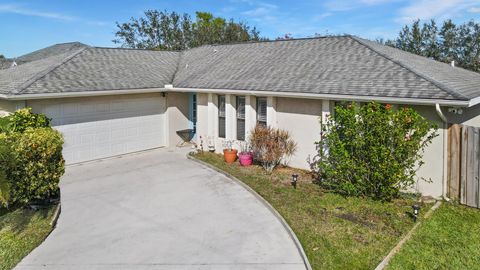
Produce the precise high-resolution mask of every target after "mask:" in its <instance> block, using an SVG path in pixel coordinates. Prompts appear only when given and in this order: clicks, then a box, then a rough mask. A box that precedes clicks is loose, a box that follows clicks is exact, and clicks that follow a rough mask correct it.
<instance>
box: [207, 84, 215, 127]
mask: <svg viewBox="0 0 480 270" xmlns="http://www.w3.org/2000/svg"><path fill="white" fill-rule="evenodd" d="M207 107H208V109H207V110H208V119H207V121H208V131H207V136H208V137H216V134H215V123H216V121H215V119H216V117H215V109H216V106H215V103H214V101H213V94H212V93H208V98H207Z"/></svg>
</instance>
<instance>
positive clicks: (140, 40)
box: [113, 10, 262, 50]
mask: <svg viewBox="0 0 480 270" xmlns="http://www.w3.org/2000/svg"><path fill="white" fill-rule="evenodd" d="M117 28H118V30H117V32H116V33H115V37H116V38H115V39H114V40H113V42H114V43H119V44H121V46H122V47H127V48H140V49H157V50H184V49H188V48H193V47H197V46H201V45H205V44H215V43H232V42H242V41H251V40H260V39H262V38H260V33H259V31H258V30H257V29H256V28H255V27H250V26H248V25H247V24H246V23H242V22H235V21H234V20H233V19H230V20H228V21H227V20H226V19H224V18H221V17H215V16H214V15H213V14H212V13H209V12H196V18H195V21H192V19H191V18H190V15H188V14H186V13H184V14H182V15H181V14H178V13H176V12H171V13H169V12H167V11H158V10H147V11H146V12H145V16H144V17H140V18H138V19H137V18H131V19H130V21H129V22H126V23H121V24H120V23H118V22H117Z"/></svg>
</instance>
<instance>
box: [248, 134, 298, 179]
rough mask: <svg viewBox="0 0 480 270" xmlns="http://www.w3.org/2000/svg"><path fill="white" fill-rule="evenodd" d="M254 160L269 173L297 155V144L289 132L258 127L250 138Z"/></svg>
mask: <svg viewBox="0 0 480 270" xmlns="http://www.w3.org/2000/svg"><path fill="white" fill-rule="evenodd" d="M248 141H249V142H250V144H251V149H252V150H253V154H254V159H255V160H257V161H258V162H259V163H260V164H261V165H262V167H263V168H264V169H265V170H266V171H267V172H269V173H271V172H272V171H273V169H275V167H276V166H278V165H279V164H280V163H281V162H282V160H286V159H288V158H289V157H290V156H292V155H293V153H295V150H296V148H297V144H296V143H295V142H294V141H293V140H292V139H291V138H290V134H289V133H288V131H285V130H281V129H276V128H272V127H265V126H263V125H257V126H256V127H255V128H254V129H253V130H252V132H251V133H250V136H249V138H248Z"/></svg>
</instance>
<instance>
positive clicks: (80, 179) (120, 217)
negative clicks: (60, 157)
mask: <svg viewBox="0 0 480 270" xmlns="http://www.w3.org/2000/svg"><path fill="white" fill-rule="evenodd" d="M61 192H62V213H61V215H60V218H59V220H58V223H57V227H56V228H55V230H54V231H53V232H52V233H51V234H50V235H49V236H48V238H47V239H46V240H45V242H44V243H43V244H41V245H40V246H39V247H38V248H36V249H35V250H34V251H33V252H32V253H31V254H29V255H28V256H27V257H26V258H24V259H23V260H22V261H21V262H20V264H19V265H17V267H16V269H73V270H77V269H99V270H104V269H121V270H122V269H133V270H137V269H276V270H284V269H294V270H296V269H306V268H305V265H304V263H303V260H302V257H301V255H300V253H299V251H298V249H297V247H296V245H295V243H294V241H293V240H292V238H291V237H290V235H289V234H288V232H287V231H286V229H285V228H284V227H283V225H282V224H281V222H280V221H279V220H278V219H277V218H276V217H275V216H274V215H273V214H272V213H271V212H270V210H269V209H268V208H266V207H265V206H264V205H263V204H262V203H261V202H260V201H259V200H258V199H257V198H256V197H255V196H254V195H253V194H251V193H250V192H248V191H247V190H245V189H244V188H243V187H241V186H240V185H239V184H237V183H235V182H234V181H232V180H231V179H229V178H227V177H225V176H223V175H221V174H219V173H217V172H215V171H213V170H211V169H208V168H205V167H203V166H201V165H199V164H197V163H196V162H193V161H191V160H188V159H187V158H186V157H185V150H168V149H158V150H152V151H148V152H143V153H138V154H131V155H126V156H122V157H119V158H112V159H106V160H101V161H95V162H90V163H84V164H81V165H76V166H69V167H67V169H66V173H65V175H64V177H63V178H62V181H61Z"/></svg>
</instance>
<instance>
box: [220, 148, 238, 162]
mask: <svg viewBox="0 0 480 270" xmlns="http://www.w3.org/2000/svg"><path fill="white" fill-rule="evenodd" d="M237 152H238V151H237V150H236V149H223V158H224V159H225V162H227V163H228V164H231V163H233V162H235V160H236V159H237Z"/></svg>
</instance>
